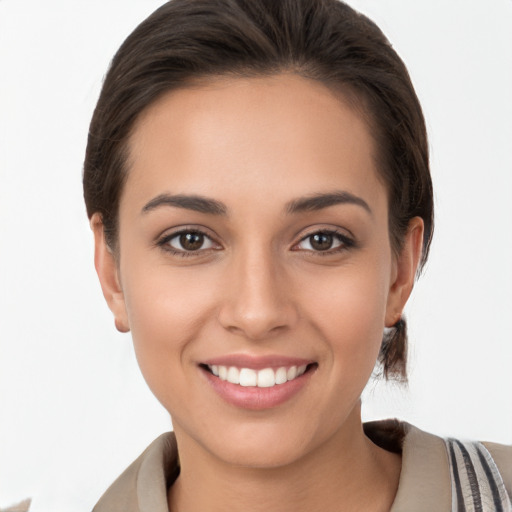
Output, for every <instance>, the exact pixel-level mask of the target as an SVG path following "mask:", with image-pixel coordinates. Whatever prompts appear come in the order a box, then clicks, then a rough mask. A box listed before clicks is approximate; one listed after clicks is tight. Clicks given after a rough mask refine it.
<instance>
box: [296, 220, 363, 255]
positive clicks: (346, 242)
mask: <svg viewBox="0 0 512 512" xmlns="http://www.w3.org/2000/svg"><path fill="white" fill-rule="evenodd" d="M319 233H322V234H327V235H332V236H334V237H336V238H337V239H338V240H339V241H340V242H341V243H340V245H338V246H336V247H334V248H330V249H326V250H324V251H320V250H314V249H299V248H297V246H298V245H299V244H300V243H301V242H303V241H304V240H307V239H308V238H310V237H312V236H313V235H316V234H319ZM356 245H357V244H356V240H355V238H354V236H353V235H352V234H351V233H350V232H348V231H347V230H345V229H341V228H339V227H334V226H333V227H316V228H313V229H311V230H310V231H309V232H307V233H305V234H303V235H301V237H300V238H299V240H298V242H295V243H294V244H293V246H292V250H294V251H304V252H310V253H314V254H318V255H329V254H336V253H338V252H342V251H345V250H347V249H350V248H352V247H356Z"/></svg>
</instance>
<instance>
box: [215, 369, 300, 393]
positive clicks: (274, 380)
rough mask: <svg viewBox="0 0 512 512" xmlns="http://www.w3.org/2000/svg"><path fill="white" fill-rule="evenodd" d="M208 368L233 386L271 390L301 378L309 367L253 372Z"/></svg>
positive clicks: (248, 370)
mask: <svg viewBox="0 0 512 512" xmlns="http://www.w3.org/2000/svg"><path fill="white" fill-rule="evenodd" d="M208 368H209V369H210V371H211V372H212V373H213V375H215V376H217V377H219V379H220V380H227V381H228V382H230V383H231V384H239V385H240V386H244V387H249V386H252V387H256V386H257V387H259V388H271V387H273V386H275V385H278V384H284V383H285V382H288V381H289V380H293V379H296V378H297V377H300V376H301V375H303V374H304V373H305V371H306V368H307V365H305V364H304V365H302V366H299V367H297V366H290V367H289V368H287V367H285V366H281V367H280V368H277V369H276V370H274V369H273V368H263V369H262V370H253V369H251V368H237V367H236V366H222V365H216V364H214V365H211V366H208Z"/></svg>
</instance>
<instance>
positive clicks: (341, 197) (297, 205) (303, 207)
mask: <svg viewBox="0 0 512 512" xmlns="http://www.w3.org/2000/svg"><path fill="white" fill-rule="evenodd" d="M338 204H353V205H357V206H360V207H362V208H364V209H365V210H366V211H367V212H368V213H369V214H370V215H373V212H372V210H371V208H370V207H369V205H368V203H367V202H366V201H365V200H364V199H362V198H361V197H358V196H356V195H354V194H351V193H350V192H346V191H343V190H340V191H335V192H327V193H318V194H314V195H311V196H307V197H300V198H298V199H293V200H292V201H290V202H288V203H286V206H285V211H286V213H288V214H294V213H302V212H309V211H317V210H322V209H323V208H328V207H329V206H336V205H338ZM161 206H173V207H177V208H183V209H185V210H193V211H196V212H199V213H207V214H210V215H226V214H227V207H226V205H225V204H224V203H221V202H220V201H217V200H215V199H210V198H208V197H203V196H199V195H185V194H176V195H171V194H160V195H158V196H156V197H155V198H153V199H151V201H149V202H148V203H146V204H145V205H144V207H143V208H142V213H147V212H149V211H151V210H155V209H156V208H159V207H161Z"/></svg>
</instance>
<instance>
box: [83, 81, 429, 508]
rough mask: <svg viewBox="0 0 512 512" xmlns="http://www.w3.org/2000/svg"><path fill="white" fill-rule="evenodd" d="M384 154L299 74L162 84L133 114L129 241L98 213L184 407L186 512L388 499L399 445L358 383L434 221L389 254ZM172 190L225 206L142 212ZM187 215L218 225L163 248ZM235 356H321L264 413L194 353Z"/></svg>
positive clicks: (155, 377)
mask: <svg viewBox="0 0 512 512" xmlns="http://www.w3.org/2000/svg"><path fill="white" fill-rule="evenodd" d="M376 160H377V158H376V155H375V150H374V141H373V139H372V137H371V135H370V132H369V129H368V127H367V126H366V124H365V122H364V121H363V119H362V117H361V116H360V115H359V114H358V113H357V112H356V111H355V110H354V109H353V108H351V107H350V106H349V105H348V104H347V103H345V102H344V101H343V99H342V98H341V97H340V96H339V95H338V96H336V95H334V94H333V93H332V92H331V91H329V90H328V89H327V88H326V87H324V86H323V85H322V84H319V83H317V82H313V81H309V80H307V79H304V78H301V77H298V76H295V75H287V74H283V75H278V76H274V77H264V78H250V79H240V78H238V79H233V78H230V79H216V80H212V81H210V82H208V83H202V84H200V85H198V86H196V87H190V88H186V89H182V90H177V91H173V92H170V93H168V94H166V95H165V96H163V97H162V98H160V99H159V100H158V101H157V102H156V103H155V104H153V105H152V106H151V107H150V108H149V109H147V111H145V112H144V113H143V114H142V115H141V116H140V118H139V119H138V121H137V124H136V126H135V129H134V132H133V135H132V138H131V140H130V169H129V174H128V179H127V182H126V185H125V188H124V190H123V193H122V197H121V204H120V211H119V250H118V253H117V255H114V254H113V253H112V251H110V250H109V248H108V247H107V246H106V245H105V241H104V237H103V228H102V224H101V218H100V217H99V216H98V215H97V214H96V215H95V216H93V218H92V220H91V225H92V228H93V230H94V234H95V240H96V254H95V263H96V268H97V271H98V275H99V278H100V281H101V284H102V288H103V292H104V295H105V298H106V300H107V302H108V304H109V306H110V308H111V310H112V312H113V314H114V316H115V319H116V325H117V326H118V327H119V328H120V329H121V330H131V332H132V335H133V341H134V345H135V350H136V354H137V358H138V362H139V364H140V367H141V370H142V373H143V375H144V377H145V379H146V381H147V383H148V385H149V386H150V388H151V389H152V391H153V393H154V394H155V395H156V397H157V398H158V399H159V400H160V402H161V403H162V404H163V405H164V406H165V407H166V409H167V410H168V411H169V413H170V414H171V417H172V422H173V428H174V430H175V433H176V437H177V441H178V447H179V452H180V463H181V474H180V476H179V478H178V480H177V481H176V483H175V484H174V485H173V487H172V488H171V490H170V492H169V505H170V507H171V509H172V510H173V511H176V510H177V511H188V510H209V511H214V510H219V511H220V510H231V509H233V510H254V511H256V510H265V511H266V512H268V511H269V510H276V511H277V510H279V511H286V510H290V511H291V510H293V511H295V512H296V511H301V510H304V511H306V510H307V511H312V510H322V511H331V510H333V511H334V510H339V506H340V503H343V506H344V508H343V510H369V511H374V510H375V511H377V510H382V511H384V510H389V508H390V506H391V504H392V502H393V499H394V495H395V493H396V489H397V486H398V480H399V474H400V458H399V456H398V455H395V454H391V453H389V452H386V451H385V450H383V449H381V448H379V447H377V446H375V445H374V444H373V443H372V442H371V441H370V440H369V439H368V438H366V437H365V436H364V433H363V430H362V424H361V414H360V395H361V393H362V391H363V388H364V387H365V385H366V383H367V381H368V379H369V377H370V375H371V372H372V370H373V368H374V365H375V361H376V358H377V355H378V352H379V347H380V343H381V339H382V332H383V329H384V327H385V326H391V325H393V324H394V323H395V322H396V321H397V320H398V318H399V317H400V313H401V311H402V309H403V307H404V305H405V302H406V300H407V298H408V296H409V294H410V292H411V290H412V286H413V282H414V277H415V273H416V269H417V265H418V261H419V257H420V254H421V241H422V236H423V224H422V221H421V219H418V218H415V219H412V220H411V222H410V226H409V230H408V233H407V235H406V237H405V241H404V245H403V249H402V251H401V253H400V254H399V255H398V256H396V255H394V252H393V251H392V248H391V246H390V241H389V240H390V238H389V232H388V200H387V193H386V188H385V186H384V184H383V183H382V181H381V180H380V178H379V176H378V173H377V170H376ZM340 191H343V192H348V193H350V194H352V195H353V196H355V197H357V198H360V199H362V200H363V201H364V202H365V203H366V205H367V206H368V208H366V207H364V206H362V205H361V204H355V203H350V202H349V203H341V204H334V205H331V206H327V207H324V208H320V209H318V210H313V211H299V212H295V213H289V212H287V205H289V203H290V202H291V201H294V200H297V199H298V198H304V197H311V196H312V195H314V194H323V193H332V192H340ZM162 194H186V195H199V196H202V197H207V198H210V199H214V200H216V201H219V202H222V203H223V205H224V206H225V209H226V214H225V215H218V214H211V213H201V212H197V211H193V210H190V209H187V208H181V207H177V206H172V205H168V204H163V205H162V204H161V205H159V206H156V207H154V208H151V209H148V210H147V211H143V210H144V206H145V205H147V204H148V203H149V202H150V201H151V200H153V199H154V198H156V197H159V196H161V195H162ZM191 228H195V229H201V230H202V231H203V232H204V233H206V235H208V237H209V238H206V239H205V240H206V242H205V245H204V246H202V247H204V248H201V249H199V250H197V251H189V253H188V254H189V255H188V257H183V256H180V255H178V254H173V253H172V252H169V250H166V249H165V248H169V244H170V243H172V245H173V246H174V247H175V248H180V247H181V246H180V245H179V238H177V237H175V238H174V239H173V240H172V241H171V242H169V241H168V240H167V244H166V245H165V244H164V245H162V244H159V241H162V239H163V238H164V237H165V236H166V235H170V234H173V233H175V232H176V231H180V230H181V229H191ZM327 230H336V231H337V232H338V233H340V234H341V235H342V236H343V237H345V238H337V237H334V245H333V248H332V249H329V250H327V251H319V250H315V248H314V247H313V246H312V244H311V238H310V235H312V234H313V233H317V232H326V231H327ZM308 237H309V238H308ZM347 238H348V239H349V240H352V241H353V244H350V243H345V242H346V239H347ZM210 240H211V242H210ZM182 251H183V249H182ZM226 354H249V355H253V356H261V355H269V354H279V355H282V356H289V357H299V358H304V359H307V360H311V361H314V362H315V365H314V368H313V370H312V371H311V372H309V373H308V374H307V382H306V384H305V385H304V386H303V387H302V388H301V389H300V391H299V392H298V393H297V394H295V395H294V396H293V397H292V398H291V399H289V400H287V401H286V402H285V403H283V404H281V405H279V406H276V407H271V408H269V409H264V410H256V411H254V410H248V409H246V408H243V407H236V406H234V405H232V404H230V403H227V402H226V401H225V400H223V399H222V398H221V397H219V395H217V394H216V392H215V391H214V390H213V389H212V386H210V385H209V383H208V379H207V378H205V372H204V370H202V369H201V368H200V367H199V364H200V363H201V362H203V361H205V360H208V359H210V358H214V357H220V356H225V355H226ZM229 507H231V508H229Z"/></svg>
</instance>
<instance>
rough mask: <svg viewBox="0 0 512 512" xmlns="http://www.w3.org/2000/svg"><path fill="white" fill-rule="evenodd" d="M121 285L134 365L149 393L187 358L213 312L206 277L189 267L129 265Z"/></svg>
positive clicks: (209, 280)
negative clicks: (134, 356) (133, 354)
mask: <svg viewBox="0 0 512 512" xmlns="http://www.w3.org/2000/svg"><path fill="white" fill-rule="evenodd" d="M126 263H127V266H128V264H129V262H126ZM125 275H126V276H129V277H128V278H127V279H125V280H123V291H124V294H125V303H126V309H127V313H128V318H129V323H130V330H131V333H132V337H133V343H134V347H135V352H136V356H137V360H138V363H139V366H140V368H141V371H142V374H143V375H144V378H145V379H146V381H147V383H148V385H149V386H150V388H151V389H152V390H153V392H154V393H155V395H156V396H157V397H158V398H159V399H160V400H161V401H165V398H164V397H163V396H162V394H165V393H166V391H165V389H168V388H169V386H168V381H169V378H175V383H174V384H175V385H176V386H179V385H180V379H179V376H180V375H181V373H182V371H183V365H184V364H187V362H188V361H189V359H190V358H189V357H188V356H189V352H188V349H189V347H190V344H191V343H192V342H193V341H194V340H195V339H197V338H198V337H199V333H200V332H201V331H202V330H203V329H204V328H205V325H206V324H207V323H208V322H210V321H211V319H212V317H213V318H214V313H213V311H214V307H215V306H214V295H213V290H215V286H213V283H212V280H214V277H213V276H210V277H208V273H205V272H201V271H198V270H194V269H193V267H188V268H186V269H179V270H177V269H175V268H172V267H167V266H159V267H150V266H148V267H147V268H145V267H144V265H141V264H138V265H133V266H131V267H130V268H129V269H128V268H127V271H126V272H125Z"/></svg>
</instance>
